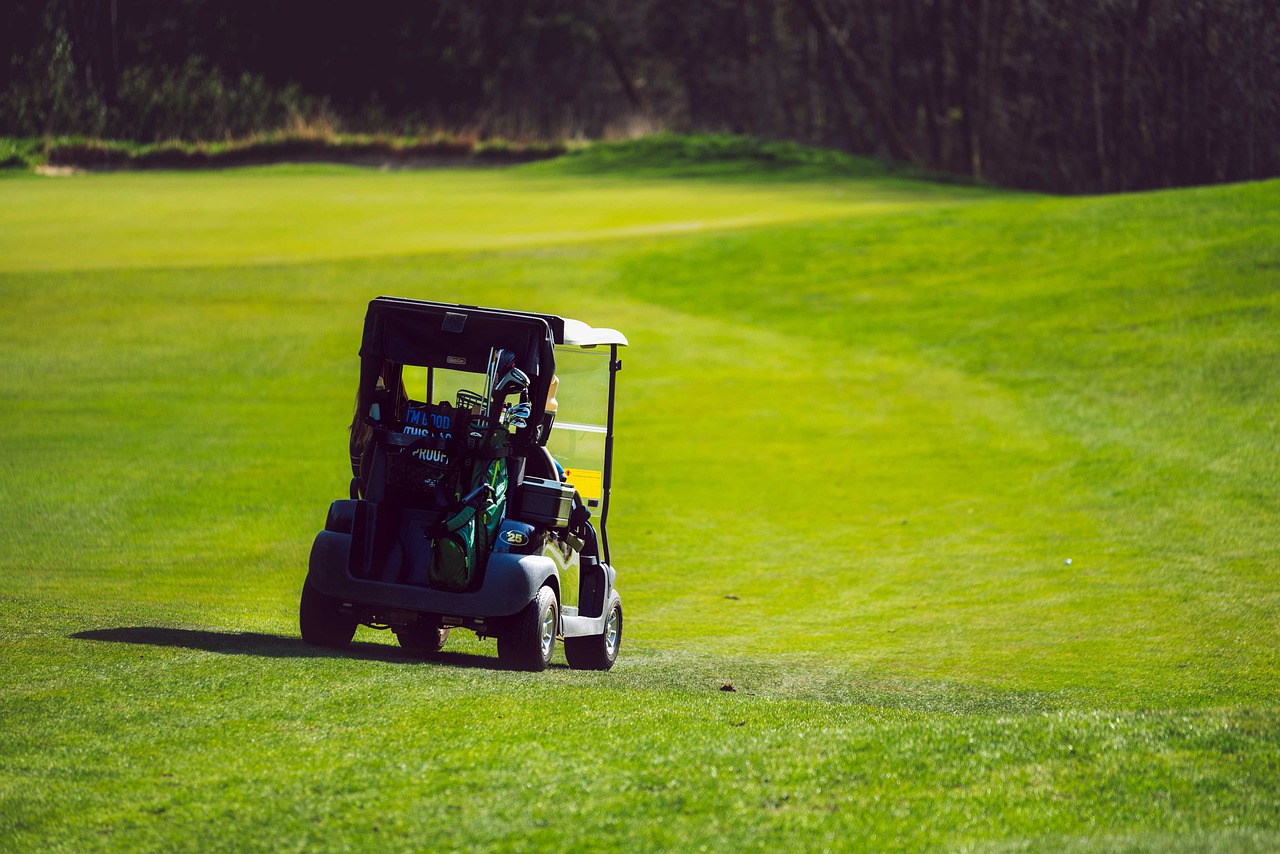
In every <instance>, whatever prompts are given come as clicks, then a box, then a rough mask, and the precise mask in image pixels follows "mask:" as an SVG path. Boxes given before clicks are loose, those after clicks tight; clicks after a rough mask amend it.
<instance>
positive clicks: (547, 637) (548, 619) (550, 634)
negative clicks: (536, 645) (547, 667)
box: [542, 608, 556, 659]
mask: <svg viewBox="0 0 1280 854" xmlns="http://www.w3.org/2000/svg"><path fill="white" fill-rule="evenodd" d="M555 642H556V609H555V608H548V609H547V611H546V613H545V614H543V615H542V657H543V658H544V659H545V658H550V657H551V647H552V645H553V644H554V643H555Z"/></svg>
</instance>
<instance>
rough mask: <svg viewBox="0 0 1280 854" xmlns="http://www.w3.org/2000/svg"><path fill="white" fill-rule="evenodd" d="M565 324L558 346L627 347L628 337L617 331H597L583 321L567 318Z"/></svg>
mask: <svg viewBox="0 0 1280 854" xmlns="http://www.w3.org/2000/svg"><path fill="white" fill-rule="evenodd" d="M563 322H564V332H563V334H562V335H561V337H560V338H558V339H556V343H557V344H567V345H569V346H570V347H595V346H596V345H598V344H616V345H618V346H619V347H625V346H627V339H626V336H624V335H623V334H622V333H621V332H619V331H618V330H616V329H608V328H605V327H600V328H598V329H596V328H592V327H590V326H587V324H585V323H583V322H582V321H581V320H571V319H569V318H565V319H564V321H563Z"/></svg>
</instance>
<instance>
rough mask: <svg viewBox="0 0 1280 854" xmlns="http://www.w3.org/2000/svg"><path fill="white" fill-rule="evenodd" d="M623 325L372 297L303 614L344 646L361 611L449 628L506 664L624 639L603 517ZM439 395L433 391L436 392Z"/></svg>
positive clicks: (396, 625) (423, 637)
mask: <svg viewBox="0 0 1280 854" xmlns="http://www.w3.org/2000/svg"><path fill="white" fill-rule="evenodd" d="M626 343H627V340H626V338H625V337H623V335H622V334H621V333H619V332H617V331H615V330H613V329H593V328H591V327H590V326H587V325H586V324H585V323H580V322H578V321H576V320H569V319H566V318H561V317H556V316H554V315H546V314H531V313H527V312H519V311H502V310H495V309H487V308H476V307H474V306H464V305H449V304H444V303H434V302H423V301H419V300H410V299H399V298H392V297H378V298H377V299H375V300H373V301H372V302H370V303H369V309H368V313H367V314H366V315H365V323H364V336H363V339H362V341H361V346H360V384H359V388H358V391H357V394H356V410H355V418H354V420H353V422H352V425H351V468H352V474H353V477H352V480H351V495H350V498H348V499H342V500H338V501H334V502H333V504H332V505H331V506H330V508H329V515H328V518H327V519H326V521H325V526H324V530H323V531H321V532H320V533H319V534H318V535H317V536H316V539H315V543H314V545H313V546H312V548H311V560H310V567H309V569H308V572H307V577H306V581H305V582H304V583H303V587H302V600H301V604H300V606H299V615H298V616H299V620H298V621H299V626H300V628H301V631H302V639H303V640H304V641H305V642H307V643H308V644H313V645H317V646H324V647H334V648H341V647H345V646H346V645H347V644H349V643H350V642H351V639H352V637H353V636H354V634H355V630H356V626H357V625H360V624H363V625H366V626H370V627H372V628H376V629H389V630H391V631H393V632H394V633H395V635H396V637H397V638H398V640H399V641H400V645H401V646H402V647H404V648H405V649H407V650H409V651H410V652H412V653H414V654H419V655H430V654H432V653H435V652H438V651H440V649H441V648H442V647H443V645H444V643H445V640H446V638H447V637H448V633H449V630H450V629H455V628H465V629H469V630H471V631H474V632H475V633H476V634H477V635H479V636H480V637H496V638H497V641H498V658H499V660H500V662H501V663H502V664H503V665H504V666H507V667H510V668H513V669H518V670H534V671H540V670H543V669H545V668H546V667H547V665H548V663H549V662H550V661H551V654H552V651H553V650H554V648H555V642H556V638H557V637H560V638H562V639H563V641H564V652H565V658H566V659H567V660H568V662H569V666H570V667H573V668H576V669H585V670H608V669H609V668H610V667H612V666H613V662H614V660H615V659H616V658H617V655H618V647H619V644H620V643H621V640H622V601H621V599H620V598H619V596H618V593H617V591H616V590H615V589H614V570H613V567H612V565H611V564H610V560H609V541H608V537H607V535H606V532H605V520H606V518H607V517H608V512H609V486H610V469H611V464H612V453H613V399H614V388H615V379H616V375H617V372H618V371H619V370H621V368H622V362H621V361H620V360H619V358H618V348H619V347H621V346H625V345H626ZM433 401H435V402H434V403H433Z"/></svg>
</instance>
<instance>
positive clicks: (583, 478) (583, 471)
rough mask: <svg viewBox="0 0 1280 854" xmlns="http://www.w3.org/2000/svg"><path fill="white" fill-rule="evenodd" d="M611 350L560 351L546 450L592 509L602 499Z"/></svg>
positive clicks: (559, 349)
mask: <svg viewBox="0 0 1280 854" xmlns="http://www.w3.org/2000/svg"><path fill="white" fill-rule="evenodd" d="M609 359H610V348H608V347H596V348H593V349H590V350H584V349H582V348H580V347H565V346H561V347H556V376H557V377H558V378H559V380H560V385H559V388H558V389H557V391H556V396H555V399H556V403H557V404H558V408H557V409H556V421H555V427H554V428H553V429H552V430H551V438H550V439H549V440H548V442H547V449H548V450H550V451H551V455H552V456H553V457H555V459H556V462H558V463H559V464H560V465H561V467H563V468H564V470H565V473H566V476H567V477H566V479H567V480H568V481H569V483H572V484H573V485H574V486H575V487H576V488H577V490H578V493H579V494H580V495H581V496H582V498H583V500H584V501H586V502H587V505H588V506H589V507H598V506H599V505H600V501H601V499H602V498H603V495H604V467H605V437H606V435H607V433H608V424H609Z"/></svg>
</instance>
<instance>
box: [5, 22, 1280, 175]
mask: <svg viewBox="0 0 1280 854" xmlns="http://www.w3.org/2000/svg"><path fill="white" fill-rule="evenodd" d="M0 51H3V52H2V53H0V133H6V134H22V135H39V134H46V133H68V132H80V133H91V134H105V135H112V136H122V137H132V138H138V139H157V138H164V137H168V136H181V137H206V138H208V137H222V136H228V135H233V136H234V135H243V134H245V133H251V132H254V131H258V130H268V129H273V128H278V127H282V126H284V125H286V124H287V123H288V122H289V121H290V120H298V119H299V117H302V118H304V119H305V118H307V117H311V118H312V119H314V116H315V115H323V116H324V117H326V120H329V121H334V122H336V123H337V124H339V125H340V126H342V127H345V128H348V129H352V130H363V131H382V132H415V131H416V132H422V131H430V130H448V131H454V132H461V133H467V134H475V135H479V136H490V135H500V136H507V137H516V138H519V137H564V136H586V137H597V136H601V135H608V134H612V133H619V132H622V131H623V130H624V129H625V128H628V127H633V126H636V125H639V126H641V127H647V128H668V129H672V130H681V131H712V132H732V133H749V134H755V135H760V136H765V137H773V138H782V139H795V140H800V141H805V142H812V143H816V144H821V145H828V146H833V147H837V148H843V149H846V150H849V151H853V152H857V153H862V154H873V155H880V156H886V157H892V158H894V159H897V160H900V161H906V162H910V163H914V164H916V165H919V166H923V167H928V168H932V169H938V170H945V171H950V172H955V173H960V174H964V175H970V176H974V177H979V178H984V179H987V180H991V181H995V182H997V183H1003V184H1009V185H1014V186H1023V187H1034V188H1039V189H1047V190H1057V191H1068V192H1082V191H1099V190H1101V191H1108V190H1124V189H1138V188H1145V187H1159V186H1169V185H1177V184H1192V183H1204V182H1216V181H1227V180H1236V179H1243V178H1255V177H1262V176H1269V175H1275V174H1280V6H1278V5H1277V4H1276V3H1275V2H1274V0H1179V2H1176V3H1174V2H1170V0H1080V2H1074V3H1059V2H1054V1H1053V0H698V2H686V0H484V2H476V3H458V2H448V0H371V2H369V3H364V4H353V3H350V2H348V0H181V2H175V0H10V2H9V3H8V4H7V7H6V9H5V10H4V11H0Z"/></svg>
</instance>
